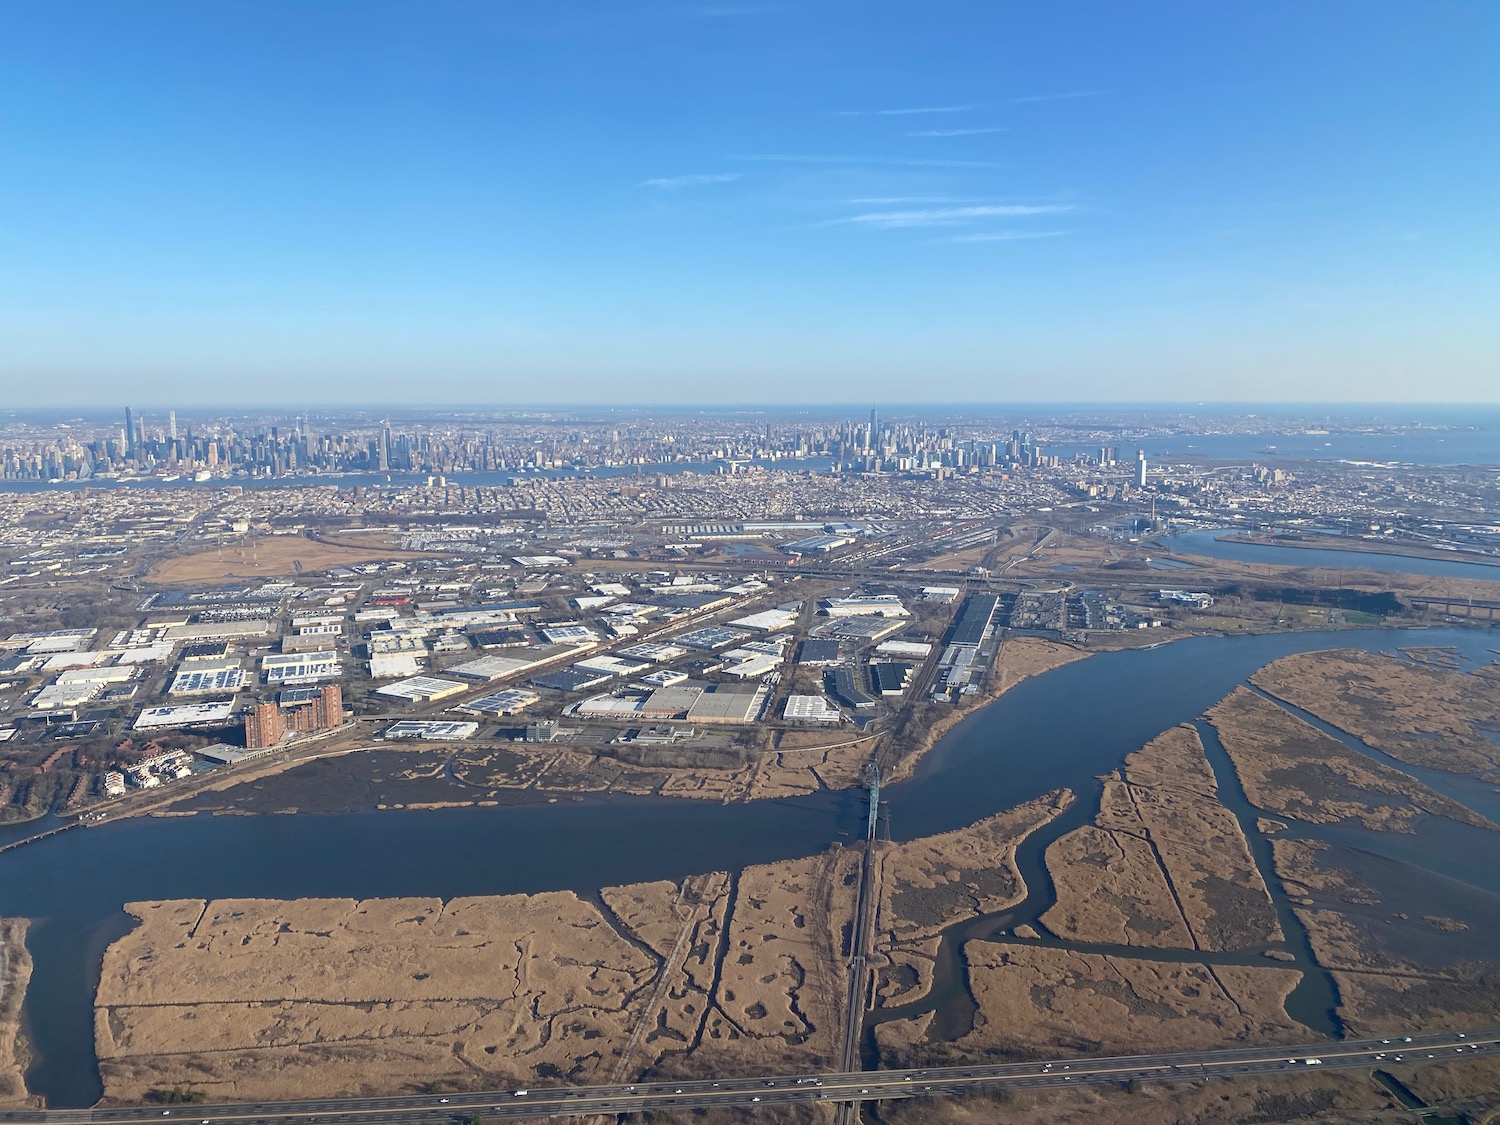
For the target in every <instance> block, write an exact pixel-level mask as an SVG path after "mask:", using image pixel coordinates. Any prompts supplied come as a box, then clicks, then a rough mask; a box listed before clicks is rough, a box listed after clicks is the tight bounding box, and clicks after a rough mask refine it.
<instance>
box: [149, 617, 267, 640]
mask: <svg viewBox="0 0 1500 1125" xmlns="http://www.w3.org/2000/svg"><path fill="white" fill-rule="evenodd" d="M275 631H276V626H275V624H274V623H273V622H271V621H267V620H265V619H263V618H257V619H255V620H252V621H212V622H203V623H201V624H198V625H171V626H168V627H167V630H166V639H167V640H169V641H174V642H175V641H207V640H215V639H218V638H223V637H234V638H236V639H239V638H254V637H266V636H270V635H271V634H272V633H273V632H275Z"/></svg>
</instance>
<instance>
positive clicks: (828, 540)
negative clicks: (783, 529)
mask: <svg viewBox="0 0 1500 1125" xmlns="http://www.w3.org/2000/svg"><path fill="white" fill-rule="evenodd" d="M853 542H854V540H853V539H849V538H846V537H845V536H843V535H809V536H807V537H806V538H805V539H794V540H793V541H792V542H790V543H782V544H780V545H779V546H778V547H777V549H778V550H781V551H785V552H786V553H787V554H789V555H826V554H828V553H829V552H830V551H837V550H838V549H839V548H840V547H847V546H848V545H849V544H850V543H853Z"/></svg>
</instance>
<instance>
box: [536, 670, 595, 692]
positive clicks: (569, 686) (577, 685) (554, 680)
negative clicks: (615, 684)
mask: <svg viewBox="0 0 1500 1125" xmlns="http://www.w3.org/2000/svg"><path fill="white" fill-rule="evenodd" d="M612 679H614V676H612V675H611V674H609V673H608V672H590V671H589V670H588V669H586V668H559V669H558V670H557V671H555V672H544V673H542V674H541V675H540V676H532V677H531V684H532V685H533V686H534V687H544V688H551V689H552V690H553V691H587V690H588V689H589V688H591V687H598V686H599V685H600V684H602V683H606V682H607V681H609V680H612Z"/></svg>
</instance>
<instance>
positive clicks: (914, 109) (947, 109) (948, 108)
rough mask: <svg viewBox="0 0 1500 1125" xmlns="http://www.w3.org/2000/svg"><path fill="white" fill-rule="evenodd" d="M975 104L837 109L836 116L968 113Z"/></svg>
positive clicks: (974, 107)
mask: <svg viewBox="0 0 1500 1125" xmlns="http://www.w3.org/2000/svg"><path fill="white" fill-rule="evenodd" d="M976 108H978V107H976V106H973V105H917V106H906V107H903V108H900V109H836V110H834V111H833V113H834V116H835V117H917V116H920V115H921V114H924V113H968V112H969V111H970V110H972V109H976Z"/></svg>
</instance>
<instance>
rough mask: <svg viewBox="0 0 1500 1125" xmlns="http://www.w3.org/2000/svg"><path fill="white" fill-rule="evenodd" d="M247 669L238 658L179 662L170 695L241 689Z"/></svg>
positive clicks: (168, 689) (169, 689)
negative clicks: (242, 666)
mask: <svg viewBox="0 0 1500 1125" xmlns="http://www.w3.org/2000/svg"><path fill="white" fill-rule="evenodd" d="M244 686H245V670H244V669H243V668H241V667H240V662H239V661H238V660H195V661H193V662H191V663H188V664H179V665H178V666H177V674H176V676H175V677H174V678H173V679H172V686H171V687H169V688H167V694H168V695H200V694H206V693H208V692H211V691H239V690H240V688H242V687H244Z"/></svg>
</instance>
